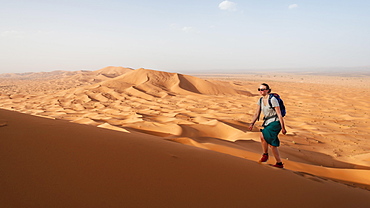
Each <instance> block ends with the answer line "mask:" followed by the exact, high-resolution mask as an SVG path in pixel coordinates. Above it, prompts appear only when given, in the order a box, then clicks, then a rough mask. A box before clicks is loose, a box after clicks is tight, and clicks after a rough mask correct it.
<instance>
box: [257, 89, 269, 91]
mask: <svg viewBox="0 0 370 208" xmlns="http://www.w3.org/2000/svg"><path fill="white" fill-rule="evenodd" d="M265 90H267V89H261V88H258V91H265Z"/></svg>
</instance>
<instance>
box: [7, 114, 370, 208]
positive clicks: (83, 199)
mask: <svg viewBox="0 0 370 208" xmlns="http://www.w3.org/2000/svg"><path fill="white" fill-rule="evenodd" d="M0 117H1V118H6V120H7V122H8V125H7V126H4V127H0V131H1V136H2V137H1V140H0V150H1V151H0V169H1V172H0V174H1V177H0V181H1V184H2V186H1V187H0V193H1V196H2V197H1V198H0V203H1V204H2V206H4V207H260V206H262V205H263V206H264V207H276V206H277V204H278V206H283V207H323V206H329V207H366V206H368V204H369V202H370V199H369V196H370V192H369V191H366V190H363V189H359V188H353V187H350V186H346V185H342V184H340V183H336V182H333V181H330V180H327V179H323V178H319V177H316V176H313V175H309V174H304V173H300V172H292V171H288V170H278V169H273V168H270V167H268V166H265V165H259V164H258V163H256V162H253V161H249V160H245V159H241V158H238V157H233V156H229V155H227V154H220V153H217V152H214V151H209V150H203V149H200V148H195V147H191V146H185V145H181V144H178V143H175V142H169V141H166V140H163V139H162V137H156V136H151V135H148V134H142V133H135V132H131V133H125V132H119V131H112V130H106V129H101V128H96V127H93V126H88V125H80V124H73V123H69V122H65V121H62V120H50V119H45V118H38V117H33V116H29V115H25V114H19V113H16V112H10V111H5V110H0ZM266 190H267V191H266ZM266 199H268V200H266Z"/></svg>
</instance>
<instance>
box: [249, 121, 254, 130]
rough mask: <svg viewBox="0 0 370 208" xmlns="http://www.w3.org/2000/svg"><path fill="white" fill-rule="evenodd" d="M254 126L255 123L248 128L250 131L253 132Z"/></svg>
mask: <svg viewBox="0 0 370 208" xmlns="http://www.w3.org/2000/svg"><path fill="white" fill-rule="evenodd" d="M253 126H254V123H251V124H250V125H249V127H248V129H249V131H252V129H253Z"/></svg>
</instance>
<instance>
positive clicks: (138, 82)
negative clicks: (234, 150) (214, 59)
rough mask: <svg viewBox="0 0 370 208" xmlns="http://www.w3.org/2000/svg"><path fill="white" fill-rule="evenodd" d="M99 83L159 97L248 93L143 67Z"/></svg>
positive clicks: (223, 84)
mask: <svg viewBox="0 0 370 208" xmlns="http://www.w3.org/2000/svg"><path fill="white" fill-rule="evenodd" d="M101 85H103V86H108V87H111V88H115V89H119V90H122V89H125V88H127V87H128V86H130V87H133V88H135V89H138V90H140V91H143V92H145V93H147V94H150V95H154V96H159V97H163V96H162V95H161V94H160V93H161V92H162V93H163V91H164V92H169V93H176V94H206V95H237V94H244V95H250V93H248V92H242V91H238V90H235V89H233V88H232V86H231V85H227V84H225V83H214V82H211V81H207V80H203V79H200V78H197V77H193V76H188V75H182V74H177V73H169V72H162V71H155V70H149V69H143V68H141V69H136V70H134V71H131V72H129V73H126V74H124V75H121V76H119V77H116V78H114V79H112V80H108V81H106V82H103V83H102V84H101Z"/></svg>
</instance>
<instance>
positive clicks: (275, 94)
mask: <svg viewBox="0 0 370 208" xmlns="http://www.w3.org/2000/svg"><path fill="white" fill-rule="evenodd" d="M272 97H275V98H276V99H277V101H278V102H279V106H280V111H281V116H283V117H284V116H285V115H286V109H285V105H284V101H283V100H282V99H281V98H280V95H279V94H277V93H270V95H269V100H268V102H269V105H270V108H272V103H271V98H272ZM260 104H261V106H262V97H261V99H260ZM274 110H275V109H274Z"/></svg>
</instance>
